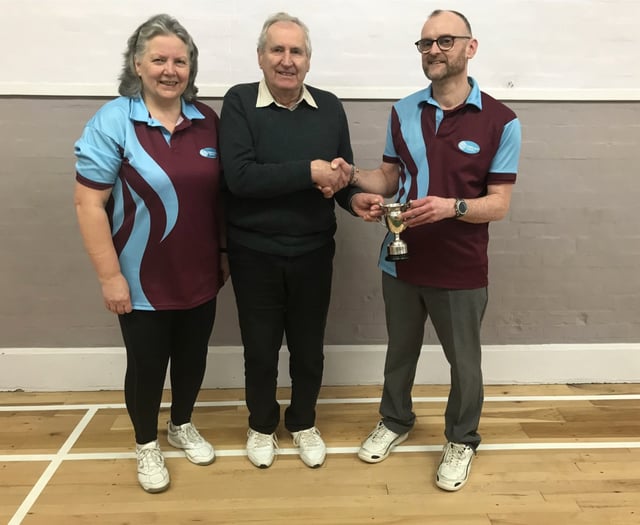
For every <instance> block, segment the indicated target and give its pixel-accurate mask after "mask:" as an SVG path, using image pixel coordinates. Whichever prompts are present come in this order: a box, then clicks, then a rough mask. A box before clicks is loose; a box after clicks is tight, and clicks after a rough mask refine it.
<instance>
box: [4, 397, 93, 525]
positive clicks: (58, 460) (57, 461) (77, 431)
mask: <svg viewBox="0 0 640 525" xmlns="http://www.w3.org/2000/svg"><path fill="white" fill-rule="evenodd" d="M97 411H98V410H97V409H90V410H88V411H87V413H86V414H85V415H84V417H83V418H82V419H81V420H80V421H79V422H78V424H77V425H76V427H75V428H74V429H73V431H72V432H71V434H70V435H69V437H68V438H67V440H66V441H65V442H64V444H63V445H62V447H60V450H58V453H57V454H56V455H55V456H54V458H53V460H52V461H51V463H49V465H48V466H47V468H46V469H45V471H44V472H43V473H42V475H41V476H40V478H39V479H38V481H37V482H36V483H35V485H34V486H33V487H32V488H31V491H30V492H29V494H27V496H26V498H25V499H24V500H23V502H22V504H21V505H20V507H18V510H17V511H16V513H15V514H14V515H13V517H12V518H11V520H10V521H9V523H8V525H19V524H20V523H22V520H23V519H24V517H25V516H26V515H27V513H28V512H29V510H30V509H31V507H32V506H33V504H34V503H35V502H36V500H37V499H38V497H39V496H40V494H41V493H42V491H43V490H44V489H45V487H46V486H47V483H49V481H50V480H51V478H52V477H53V475H54V474H55V473H56V470H58V467H59V466H60V465H61V464H62V462H63V461H64V459H65V457H66V456H67V454H68V453H69V450H71V447H73V445H74V444H75V442H76V441H77V440H78V438H79V437H80V435H81V434H82V432H83V431H84V429H85V428H86V427H87V425H88V424H89V422H90V421H91V418H93V416H94V415H95V414H96V412H97Z"/></svg>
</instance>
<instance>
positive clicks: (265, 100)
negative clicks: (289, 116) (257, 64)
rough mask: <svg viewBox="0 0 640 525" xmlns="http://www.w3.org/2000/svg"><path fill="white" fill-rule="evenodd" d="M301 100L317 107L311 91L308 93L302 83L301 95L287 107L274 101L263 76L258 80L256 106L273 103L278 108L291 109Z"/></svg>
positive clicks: (263, 106)
mask: <svg viewBox="0 0 640 525" xmlns="http://www.w3.org/2000/svg"><path fill="white" fill-rule="evenodd" d="M303 100H304V101H305V102H306V103H307V104H309V105H310V106H311V107H312V108H315V109H318V104H316V101H315V100H314V99H313V96H311V93H309V90H308V89H307V86H305V85H304V84H302V96H301V97H300V98H299V99H298V101H297V102H296V103H295V104H293V105H292V106H291V107H287V106H283V105H282V104H278V103H277V102H276V100H275V99H274V98H273V95H272V94H271V91H269V88H268V87H267V83H266V81H265V80H264V78H262V79H261V80H260V84H259V85H258V99H257V100H256V107H257V108H265V107H267V106H270V105H271V104H275V105H276V106H278V107H280V108H285V109H288V110H290V111H293V110H294V109H296V108H297V107H298V106H299V105H300V102H302V101H303Z"/></svg>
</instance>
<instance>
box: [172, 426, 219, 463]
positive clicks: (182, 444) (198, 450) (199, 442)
mask: <svg viewBox="0 0 640 525" xmlns="http://www.w3.org/2000/svg"><path fill="white" fill-rule="evenodd" d="M167 440H168V441H169V444H170V445H171V446H172V447H175V448H180V449H182V450H184V454H185V456H187V459H188V460H189V461H191V463H195V464H196V465H210V464H211V463H213V462H214V461H215V459H216V453H215V451H214V450H213V446H211V443H209V442H208V441H206V440H205V439H204V438H203V437H202V436H201V435H200V432H198V430H197V429H196V427H194V426H193V424H192V423H185V424H183V425H177V426H175V425H174V424H173V423H172V422H171V421H169V423H168V424H167Z"/></svg>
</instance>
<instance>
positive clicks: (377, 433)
mask: <svg viewBox="0 0 640 525" xmlns="http://www.w3.org/2000/svg"><path fill="white" fill-rule="evenodd" d="M390 433H392V432H391V430H389V429H388V428H387V427H385V426H384V424H383V423H378V426H377V427H376V428H375V429H374V431H373V432H371V436H370V438H371V441H373V442H374V443H378V442H383V443H384V442H386V441H387V440H388V435H389V434H390Z"/></svg>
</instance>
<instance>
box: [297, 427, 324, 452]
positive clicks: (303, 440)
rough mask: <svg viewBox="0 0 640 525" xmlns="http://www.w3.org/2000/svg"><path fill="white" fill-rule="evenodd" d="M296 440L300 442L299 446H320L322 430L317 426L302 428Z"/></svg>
mask: <svg viewBox="0 0 640 525" xmlns="http://www.w3.org/2000/svg"><path fill="white" fill-rule="evenodd" d="M296 441H297V442H298V446H301V447H303V448H312V447H318V446H320V445H321V444H322V439H321V438H320V431H319V430H318V429H317V428H316V427H312V428H310V429H308V430H302V431H301V432H300V433H299V434H298V435H297V440H296Z"/></svg>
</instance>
